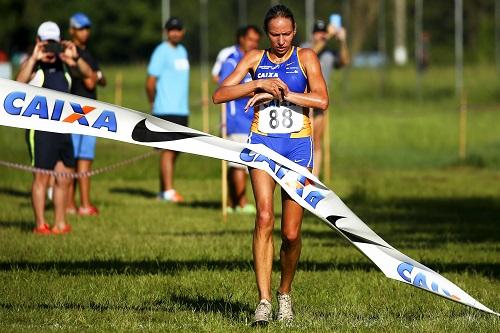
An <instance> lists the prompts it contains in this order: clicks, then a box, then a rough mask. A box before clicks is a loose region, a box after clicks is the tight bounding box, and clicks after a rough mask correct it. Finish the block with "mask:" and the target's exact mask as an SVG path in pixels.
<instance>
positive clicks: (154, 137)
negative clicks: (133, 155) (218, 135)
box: [132, 119, 207, 142]
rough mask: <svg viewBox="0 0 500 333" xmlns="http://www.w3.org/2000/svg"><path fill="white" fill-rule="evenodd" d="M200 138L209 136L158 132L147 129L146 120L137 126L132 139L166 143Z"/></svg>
mask: <svg viewBox="0 0 500 333" xmlns="http://www.w3.org/2000/svg"><path fill="white" fill-rule="evenodd" d="M198 136H207V135H205V134H199V133H189V132H156V131H152V130H150V129H149V128H147V127H146V119H143V120H141V121H140V122H138V123H137V125H135V127H134V130H133V131H132V139H134V140H135V141H138V142H164V141H176V140H182V139H189V138H195V137H198Z"/></svg>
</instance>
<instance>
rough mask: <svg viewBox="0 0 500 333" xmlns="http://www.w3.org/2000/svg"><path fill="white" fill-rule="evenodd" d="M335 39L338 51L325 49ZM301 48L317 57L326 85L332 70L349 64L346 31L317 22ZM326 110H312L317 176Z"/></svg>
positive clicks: (317, 174) (317, 173) (315, 170)
mask: <svg viewBox="0 0 500 333" xmlns="http://www.w3.org/2000/svg"><path fill="white" fill-rule="evenodd" d="M331 39H335V40H336V41H338V43H339V49H338V51H334V50H331V49H329V48H327V45H328V41H330V40H331ZM301 46H302V47H308V48H311V49H313V51H314V52H316V54H317V55H318V58H319V61H320V65H321V73H322V74H323V78H324V79H325V82H326V83H327V85H328V84H329V82H330V74H331V72H332V69H333V68H342V67H344V66H346V65H348V64H349V61H350V60H349V49H348V48H347V41H346V30H345V28H343V27H335V26H333V25H331V24H328V25H327V24H326V23H325V22H324V21H322V20H317V21H316V22H315V23H314V26H313V34H312V36H311V41H310V42H307V43H303V44H302V45H301ZM325 112H326V110H320V109H313V141H314V169H313V174H314V175H315V176H319V173H320V171H321V161H322V157H323V154H322V149H323V133H324V130H325Z"/></svg>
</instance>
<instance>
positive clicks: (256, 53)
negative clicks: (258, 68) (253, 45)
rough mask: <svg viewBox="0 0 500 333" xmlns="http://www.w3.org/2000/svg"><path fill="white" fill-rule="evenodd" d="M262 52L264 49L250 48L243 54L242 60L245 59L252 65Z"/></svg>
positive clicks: (260, 56) (258, 59)
mask: <svg viewBox="0 0 500 333" xmlns="http://www.w3.org/2000/svg"><path fill="white" fill-rule="evenodd" d="M264 52H265V51H264V50H252V51H250V52H248V53H246V54H245V57H243V60H242V61H246V62H247V63H248V64H249V66H250V67H254V66H255V65H256V63H257V62H258V61H260V58H262V55H263V54H264Z"/></svg>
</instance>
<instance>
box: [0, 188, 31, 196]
mask: <svg viewBox="0 0 500 333" xmlns="http://www.w3.org/2000/svg"><path fill="white" fill-rule="evenodd" d="M0 194H5V195H8V196H11V197H16V198H29V197H30V196H31V192H30V191H21V190H18V189H15V188H10V187H0Z"/></svg>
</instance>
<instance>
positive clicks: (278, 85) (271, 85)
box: [257, 79, 288, 102]
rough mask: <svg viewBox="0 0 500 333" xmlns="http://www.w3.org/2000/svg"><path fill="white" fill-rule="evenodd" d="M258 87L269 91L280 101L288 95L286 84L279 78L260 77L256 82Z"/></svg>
mask: <svg viewBox="0 0 500 333" xmlns="http://www.w3.org/2000/svg"><path fill="white" fill-rule="evenodd" d="M257 86H258V88H260V89H261V90H264V91H265V92H267V93H270V94H271V95H273V96H274V98H275V99H277V100H279V101H280V102H281V101H283V99H284V97H285V96H286V95H288V86H287V85H286V83H285V82H283V81H281V79H261V80H258V82H257Z"/></svg>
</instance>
